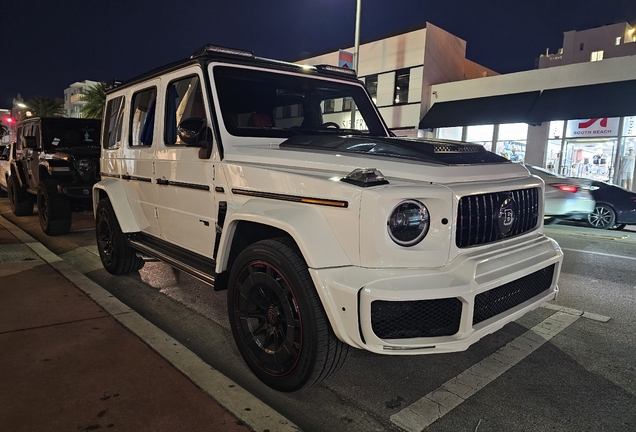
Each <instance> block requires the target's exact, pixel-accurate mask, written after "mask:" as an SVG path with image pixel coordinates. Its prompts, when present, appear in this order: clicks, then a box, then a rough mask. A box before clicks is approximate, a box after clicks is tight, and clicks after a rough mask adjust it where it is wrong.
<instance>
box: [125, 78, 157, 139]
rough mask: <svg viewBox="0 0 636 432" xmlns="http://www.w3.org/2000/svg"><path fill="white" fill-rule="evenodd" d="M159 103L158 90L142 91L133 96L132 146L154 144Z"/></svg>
mask: <svg viewBox="0 0 636 432" xmlns="http://www.w3.org/2000/svg"><path fill="white" fill-rule="evenodd" d="M156 103H157V89H156V88H151V89H147V90H142V91H140V92H137V93H135V94H134V95H133V98H132V109H131V115H132V118H131V121H130V145H131V146H140V145H144V146H146V145H147V146H149V145H151V144H152V138H153V132H154V128H155V106H156Z"/></svg>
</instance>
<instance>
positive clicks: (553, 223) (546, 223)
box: [543, 216, 561, 225]
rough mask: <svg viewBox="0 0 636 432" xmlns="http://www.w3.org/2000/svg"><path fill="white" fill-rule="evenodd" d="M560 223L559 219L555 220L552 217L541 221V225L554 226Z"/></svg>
mask: <svg viewBox="0 0 636 432" xmlns="http://www.w3.org/2000/svg"><path fill="white" fill-rule="evenodd" d="M560 221H561V219H559V218H556V217H554V216H550V217H546V218H544V219H543V225H556V224H558V223H559V222H560Z"/></svg>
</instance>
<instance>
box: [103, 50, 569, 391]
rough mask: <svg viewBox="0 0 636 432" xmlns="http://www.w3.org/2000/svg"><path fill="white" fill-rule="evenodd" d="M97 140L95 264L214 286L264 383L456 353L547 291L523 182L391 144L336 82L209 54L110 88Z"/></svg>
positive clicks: (473, 150) (329, 71)
mask: <svg viewBox="0 0 636 432" xmlns="http://www.w3.org/2000/svg"><path fill="white" fill-rule="evenodd" d="M352 109H353V110H355V120H354V122H352V121H351V120H352V119H351V117H352V115H351V110H352ZM352 124H353V125H356V126H357V128H351V125H352ZM102 129H103V137H102V153H101V170H100V171H101V173H100V174H101V179H102V180H101V181H100V182H99V183H97V184H96V185H95V186H94V189H93V202H94V209H95V219H96V236H97V244H98V248H99V253H100V255H101V259H102V262H103V264H104V267H105V268H106V270H108V271H109V272H110V273H113V274H123V273H127V272H131V271H136V270H138V269H140V268H141V267H142V266H143V263H144V260H145V259H148V258H153V259H157V258H158V259H160V260H163V261H165V262H167V263H168V264H170V265H172V266H174V267H176V268H179V269H181V270H183V271H186V272H188V273H190V274H192V275H194V276H195V277H197V278H199V279H201V280H203V281H205V282H208V283H209V284H211V285H213V286H214V289H216V290H224V289H227V291H228V293H227V294H228V295H227V307H228V315H229V321H230V325H231V328H232V333H233V335H234V339H235V341H236V344H237V346H238V349H239V351H240V353H241V355H242V356H243V358H244V359H245V361H246V363H247V364H248V365H249V367H250V368H251V370H252V371H253V372H254V373H255V374H256V375H257V376H258V377H259V378H260V379H261V380H262V381H263V382H265V383H266V384H267V385H269V386H271V387H273V388H276V389H278V390H282V391H294V390H297V389H300V388H302V387H304V386H308V385H311V384H315V383H317V382H319V381H320V380H322V379H324V378H326V377H327V376H329V375H331V374H332V373H333V372H335V371H336V370H338V369H339V367H340V366H341V365H342V363H343V361H344V359H345V357H346V354H347V352H348V350H349V347H355V348H361V349H366V350H369V351H372V352H374V353H378V354H392V355H406V354H410V355H413V354H430V353H448V352H452V351H461V350H465V349H467V348H468V347H469V346H470V345H471V344H473V343H475V342H477V341H478V340H479V339H480V338H482V337H484V336H485V335H487V334H489V333H492V332H494V331H496V330H498V329H500V328H501V327H502V326H504V325H505V324H506V323H508V322H510V321H512V320H514V319H516V318H518V317H520V316H521V315H523V314H524V313H526V312H528V311H530V310H532V309H534V308H536V307H538V306H540V305H541V304H543V303H545V302H547V301H549V300H552V299H554V298H555V296H556V294H557V291H558V289H557V279H558V276H559V272H560V268H561V262H562V252H561V250H560V248H559V246H558V245H557V244H556V243H555V242H554V241H553V240H552V239H550V238H548V237H546V236H545V235H544V234H543V232H542V229H543V193H544V191H543V189H544V185H543V183H542V181H541V180H540V179H539V178H537V177H534V176H532V175H530V174H529V173H528V171H527V170H526V169H525V168H524V167H523V166H522V165H519V164H517V163H511V162H509V161H508V160H506V159H504V158H502V157H500V156H497V155H495V154H493V153H490V152H488V151H486V150H484V148H483V147H482V146H481V145H476V144H468V143H461V142H452V141H439V140H419V139H418V140H415V139H398V138H395V137H394V135H393V134H392V133H391V132H390V131H389V130H388V128H387V126H386V124H385V123H384V121H383V120H382V118H381V116H380V114H379V112H378V109H377V108H376V107H375V105H374V104H373V102H372V100H371V99H370V97H369V95H368V93H367V91H366V89H365V87H364V84H363V83H361V82H360V81H359V80H358V79H357V78H356V76H355V73H354V72H353V71H349V70H346V69H339V68H335V67H332V66H315V67H314V66H300V65H296V64H290V63H284V62H280V61H274V60H267V59H264V58H259V57H256V56H254V55H253V53H251V52H248V51H240V50H232V49H227V48H222V47H216V46H210V45H208V46H204V47H202V48H201V49H199V50H197V51H196V52H195V53H194V54H193V55H192V56H191V57H190V58H189V59H186V60H184V61H181V62H177V63H174V64H171V65H168V66H166V67H164V68H160V69H157V70H154V71H152V72H150V73H148V74H146V75H144V76H141V77H138V78H136V79H133V80H131V81H129V82H126V83H124V84H123V85H120V86H118V87H114V88H113V89H111V90H110V91H109V92H108V93H107V102H106V107H105V113H104V118H103V127H102Z"/></svg>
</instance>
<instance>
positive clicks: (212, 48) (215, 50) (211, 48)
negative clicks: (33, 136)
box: [190, 44, 254, 59]
mask: <svg viewBox="0 0 636 432" xmlns="http://www.w3.org/2000/svg"><path fill="white" fill-rule="evenodd" d="M206 54H222V55H230V56H240V57H249V58H254V53H253V52H252V51H247V50H239V49H234V48H227V47H222V46H218V45H210V44H208V45H203V46H202V47H201V48H199V49H198V50H196V51H195V52H194V53H193V54H192V55H191V56H190V58H191V59H192V58H195V57H200V56H203V55H206Z"/></svg>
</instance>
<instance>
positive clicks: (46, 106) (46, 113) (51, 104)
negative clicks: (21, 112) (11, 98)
mask: <svg viewBox="0 0 636 432" xmlns="http://www.w3.org/2000/svg"><path fill="white" fill-rule="evenodd" d="M25 105H26V106H27V107H26V108H25V109H26V110H28V111H31V112H32V113H33V116H35V117H64V115H65V112H64V105H63V103H60V102H58V101H56V100H55V99H51V98H49V97H46V96H37V97H34V98H33V99H31V100H29V101H27V102H26V103H25Z"/></svg>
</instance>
